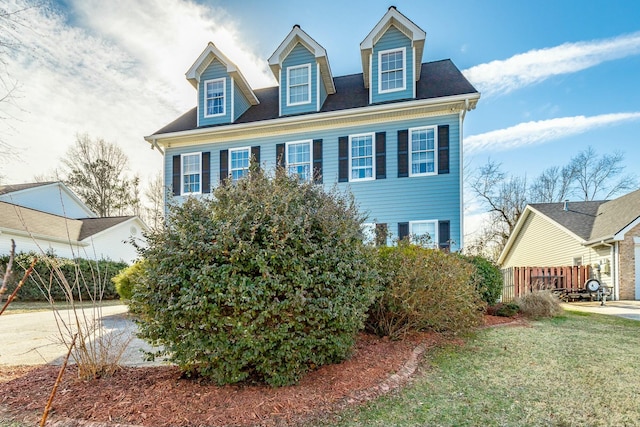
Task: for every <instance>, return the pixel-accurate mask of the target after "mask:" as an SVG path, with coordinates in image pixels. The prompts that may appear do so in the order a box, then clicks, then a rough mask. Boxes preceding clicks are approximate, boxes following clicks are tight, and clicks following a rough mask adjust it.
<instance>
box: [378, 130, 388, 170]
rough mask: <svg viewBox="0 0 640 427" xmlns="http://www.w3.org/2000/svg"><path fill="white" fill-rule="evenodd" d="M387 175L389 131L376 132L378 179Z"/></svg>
mask: <svg viewBox="0 0 640 427" xmlns="http://www.w3.org/2000/svg"><path fill="white" fill-rule="evenodd" d="M386 177H387V133H386V132H377V133H376V179H385V178H386Z"/></svg>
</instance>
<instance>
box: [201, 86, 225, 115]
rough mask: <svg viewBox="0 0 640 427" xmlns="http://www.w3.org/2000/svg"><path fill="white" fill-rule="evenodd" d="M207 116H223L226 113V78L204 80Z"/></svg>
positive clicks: (205, 113)
mask: <svg viewBox="0 0 640 427" xmlns="http://www.w3.org/2000/svg"><path fill="white" fill-rule="evenodd" d="M204 88H205V89H204V90H205V112H204V116H205V117H213V116H223V115H224V114H225V99H224V98H225V96H224V95H225V89H226V80H225V79H224V78H222V79H215V80H207V81H205V82H204Z"/></svg>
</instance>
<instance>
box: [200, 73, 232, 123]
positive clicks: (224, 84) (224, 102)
mask: <svg viewBox="0 0 640 427" xmlns="http://www.w3.org/2000/svg"><path fill="white" fill-rule="evenodd" d="M219 81H221V82H222V113H218V114H207V110H208V108H207V84H209V83H215V82H219ZM203 92H204V94H203V99H204V101H203V104H202V108H204V117H205V118H206V119H208V118H209V117H221V116H224V115H226V114H227V79H226V78H224V77H221V78H219V79H209V80H205V81H204V86H203Z"/></svg>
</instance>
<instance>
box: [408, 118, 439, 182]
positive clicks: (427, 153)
mask: <svg viewBox="0 0 640 427" xmlns="http://www.w3.org/2000/svg"><path fill="white" fill-rule="evenodd" d="M436 129H437V127H436V126H430V127H423V128H414V129H409V146H410V161H411V169H410V172H409V176H421V175H433V174H435V173H436V171H437V165H436V161H437V160H436V159H437V158H436V150H437V145H438V142H437V133H436Z"/></svg>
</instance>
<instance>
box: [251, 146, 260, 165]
mask: <svg viewBox="0 0 640 427" xmlns="http://www.w3.org/2000/svg"><path fill="white" fill-rule="evenodd" d="M251 161H252V162H256V164H257V165H258V167H260V146H259V145H256V146H254V147H251Z"/></svg>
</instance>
